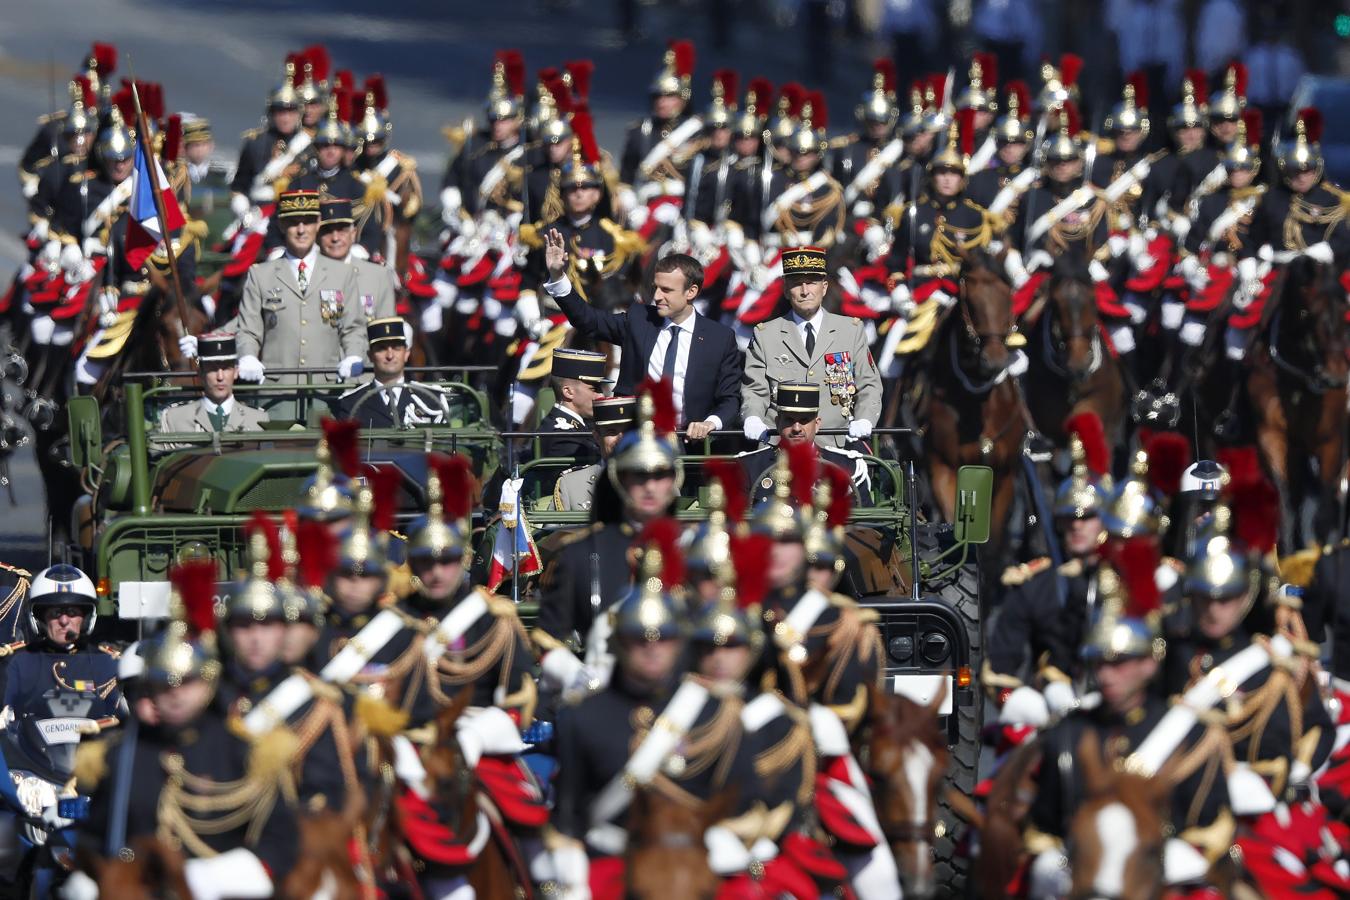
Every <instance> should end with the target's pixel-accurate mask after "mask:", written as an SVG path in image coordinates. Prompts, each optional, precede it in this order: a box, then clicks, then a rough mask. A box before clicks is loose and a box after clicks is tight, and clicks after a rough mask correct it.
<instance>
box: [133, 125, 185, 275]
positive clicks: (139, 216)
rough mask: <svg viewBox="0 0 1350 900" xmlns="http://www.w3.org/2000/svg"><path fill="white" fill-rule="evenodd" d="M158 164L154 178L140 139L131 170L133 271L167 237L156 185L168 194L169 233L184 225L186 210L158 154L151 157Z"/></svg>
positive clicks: (165, 205)
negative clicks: (158, 207) (176, 195)
mask: <svg viewBox="0 0 1350 900" xmlns="http://www.w3.org/2000/svg"><path fill="white" fill-rule="evenodd" d="M151 160H152V161H153V163H154V166H155V175H156V176H158V179H157V180H153V181H152V180H151V175H150V165H149V163H147V161H146V154H145V145H144V143H143V142H142V141H139V140H138V141H136V168H135V170H134V171H133V172H132V173H131V177H132V179H133V180H132V182H131V202H130V204H129V208H128V214H129V215H130V216H131V219H130V221H128V222H127V242H126V260H127V263H128V265H130V266H131V268H132V271H135V270H136V269H139V268H140V267H141V265H142V264H143V263H144V262H145V261H146V259H148V258H149V256H150V254H151V252H153V251H154V249H155V247H157V246H159V243H160V241H162V240H164V232H165V229H163V228H161V227H160V222H159V211H158V210H156V209H155V195H154V190H155V185H156V184H162V185H164V187H163V189H162V190H161V191H160V193H161V194H162V195H163V197H164V215H165V216H166V217H167V218H168V220H169V222H168V224H169V227H168V229H167V230H168V231H169V233H173V231H174V230H175V229H178V228H182V227H183V225H184V224H185V220H184V219H183V210H182V209H181V208H179V206H178V198H177V197H175V196H174V195H173V191H172V190H171V189H170V188H169V179H168V178H166V177H164V169H163V167H162V166H160V164H159V159H158V157H153V156H152V157H151Z"/></svg>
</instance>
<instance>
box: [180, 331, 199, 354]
mask: <svg viewBox="0 0 1350 900" xmlns="http://www.w3.org/2000/svg"><path fill="white" fill-rule="evenodd" d="M178 352H179V353H181V354H183V356H184V357H185V358H186V359H196V358H197V336H196V335H195V334H185V335H183V336H182V337H180V338H179V339H178Z"/></svg>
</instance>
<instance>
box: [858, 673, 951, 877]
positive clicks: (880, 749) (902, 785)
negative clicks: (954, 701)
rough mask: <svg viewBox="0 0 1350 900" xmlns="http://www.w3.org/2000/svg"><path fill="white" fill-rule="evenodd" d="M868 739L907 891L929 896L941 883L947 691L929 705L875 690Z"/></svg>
mask: <svg viewBox="0 0 1350 900" xmlns="http://www.w3.org/2000/svg"><path fill="white" fill-rule="evenodd" d="M869 695H870V696H869V698H868V708H869V710H870V721H869V725H868V730H867V735H866V739H865V750H866V757H865V758H866V760H867V771H868V775H869V776H870V777H871V779H872V782H873V784H874V785H875V786H874V788H873V792H872V793H873V796H874V798H875V802H876V808H877V819H878V820H879V822H880V823H881V830H882V833H883V834H885V835H886V840H887V841H888V842H889V843H890V845H891V852H892V853H894V854H895V860H896V864H897V865H898V866H899V867H900V877H901V880H902V881H903V883H904V888H905V895H906V896H915V897H924V896H928V895H929V894H931V893H932V892H933V890H934V888H935V887H936V884H935V882H934V872H933V836H934V827H935V821H936V814H937V800H938V783H939V782H940V781H941V779H942V776H943V774H944V773H945V772H946V769H947V746H946V744H945V743H944V742H943V740H942V734H941V732H939V731H938V727H937V716H938V710H939V709H941V707H942V703H943V701H944V700H945V699H946V692H945V691H942V692H939V693H938V695H937V696H936V697H934V698H933V700H932V702H931V703H929V704H928V705H927V706H924V705H921V704H918V703H915V702H914V701H912V700H910V699H909V698H908V697H903V696H900V695H899V694H889V693H886V692H884V691H882V690H880V689H878V688H876V687H875V686H873V687H871V688H870V689H869Z"/></svg>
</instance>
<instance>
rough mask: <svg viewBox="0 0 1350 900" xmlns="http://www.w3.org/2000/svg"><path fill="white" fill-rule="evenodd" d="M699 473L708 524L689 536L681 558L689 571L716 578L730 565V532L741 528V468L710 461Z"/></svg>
mask: <svg viewBox="0 0 1350 900" xmlns="http://www.w3.org/2000/svg"><path fill="white" fill-rule="evenodd" d="M703 473H704V477H705V478H706V480H707V487H706V488H705V491H706V494H707V500H706V506H707V509H708V521H706V522H704V523H703V524H702V525H700V526H699V527H698V529H697V530H695V531H693V532H692V533H691V536H690V539H689V542H688V544H687V546H686V549H685V554H684V557H685V563H686V565H687V566H688V568H689V569H690V570H692V571H695V572H698V573H707V574H708V575H709V576H711V577H714V578H718V577H721V574H722V571H723V569H725V568H726V567H727V566H729V565H731V537H732V533H733V532H734V531H736V530H738V529H740V528H741V527H742V526H743V521H742V520H743V519H744V518H745V513H746V503H747V500H746V484H745V469H744V468H743V467H742V466H741V464H740V463H738V462H736V460H734V459H710V460H708V461H707V463H705V464H704V466H703ZM703 503H704V501H702V500H700V505H703Z"/></svg>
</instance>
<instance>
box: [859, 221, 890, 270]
mask: <svg viewBox="0 0 1350 900" xmlns="http://www.w3.org/2000/svg"><path fill="white" fill-rule="evenodd" d="M862 242H863V247H864V249H866V251H867V259H868V260H869V261H870V260H874V259H877V258H878V257H880V256H881V251H882V250H883V249H885V247H886V229H884V228H882V227H881V226H880V225H875V224H874V225H868V226H867V228H866V230H864V231H863V236H862Z"/></svg>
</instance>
